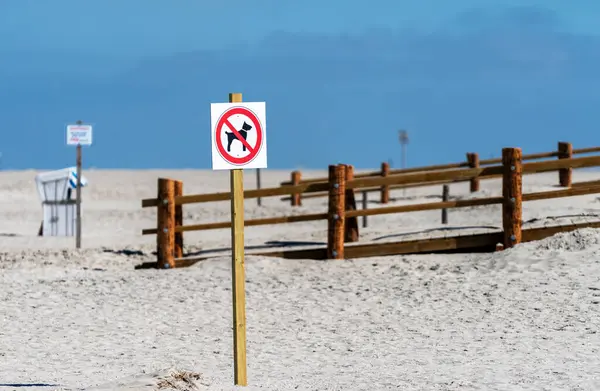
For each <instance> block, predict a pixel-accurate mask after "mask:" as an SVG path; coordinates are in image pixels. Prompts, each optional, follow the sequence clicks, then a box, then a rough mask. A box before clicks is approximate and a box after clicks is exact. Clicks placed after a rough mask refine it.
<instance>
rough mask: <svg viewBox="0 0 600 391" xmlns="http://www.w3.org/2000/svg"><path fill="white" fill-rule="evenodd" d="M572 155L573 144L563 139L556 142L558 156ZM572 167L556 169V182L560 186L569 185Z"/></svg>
mask: <svg viewBox="0 0 600 391" xmlns="http://www.w3.org/2000/svg"><path fill="white" fill-rule="evenodd" d="M572 157H573V145H572V144H571V143H567V142H564V141H560V142H559V143H558V158H559V159H571V158H572ZM572 174H573V169H572V168H570V167H569V168H561V169H560V170H558V183H559V185H560V186H562V187H571V182H572Z"/></svg>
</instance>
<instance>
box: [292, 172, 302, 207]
mask: <svg viewBox="0 0 600 391" xmlns="http://www.w3.org/2000/svg"><path fill="white" fill-rule="evenodd" d="M301 179H302V173H301V172H300V171H294V172H292V186H297V185H299V184H300V180H301ZM301 205H302V199H301V198H300V193H294V194H292V206H301Z"/></svg>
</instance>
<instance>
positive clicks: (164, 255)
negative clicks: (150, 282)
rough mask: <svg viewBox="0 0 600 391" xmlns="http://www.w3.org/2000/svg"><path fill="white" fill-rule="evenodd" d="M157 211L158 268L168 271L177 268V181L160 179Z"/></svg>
mask: <svg viewBox="0 0 600 391" xmlns="http://www.w3.org/2000/svg"><path fill="white" fill-rule="evenodd" d="M156 209H157V210H156V218H157V228H158V232H157V233H156V249H157V263H156V267H157V268H160V269H168V268H172V267H175V258H174V256H175V181H173V180H172V179H166V178H159V179H158V206H157V208H156Z"/></svg>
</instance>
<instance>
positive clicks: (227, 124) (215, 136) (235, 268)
mask: <svg viewBox="0 0 600 391" xmlns="http://www.w3.org/2000/svg"><path fill="white" fill-rule="evenodd" d="M265 112H266V109H265V103H264V102H252V103H242V94H239V93H232V94H229V103H213V104H211V139H212V165H213V170H229V171H230V186H231V249H232V259H231V260H232V262H231V276H232V303H233V366H234V384H235V385H240V386H247V385H248V379H247V373H246V366H247V365H246V287H245V281H246V276H245V270H244V169H260V168H266V167H267V146H266V133H265V128H266V118H265V117H266V115H265Z"/></svg>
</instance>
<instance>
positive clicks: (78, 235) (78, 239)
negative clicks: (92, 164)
mask: <svg viewBox="0 0 600 391" xmlns="http://www.w3.org/2000/svg"><path fill="white" fill-rule="evenodd" d="M76 203H77V231H76V236H75V247H76V248H81V144H78V145H77V201H76Z"/></svg>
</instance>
